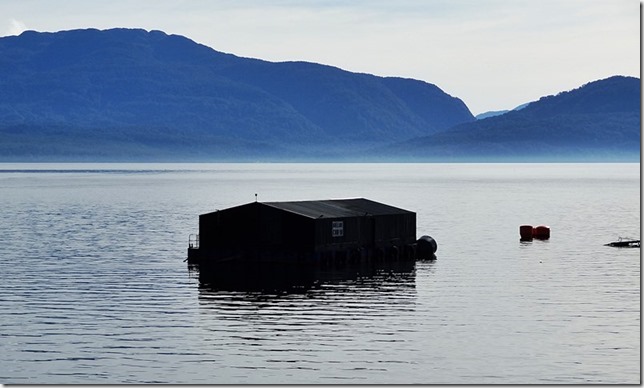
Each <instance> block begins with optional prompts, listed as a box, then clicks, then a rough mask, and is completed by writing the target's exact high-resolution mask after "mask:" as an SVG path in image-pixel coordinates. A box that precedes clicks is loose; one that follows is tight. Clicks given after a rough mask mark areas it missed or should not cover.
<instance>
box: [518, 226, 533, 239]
mask: <svg viewBox="0 0 644 388" xmlns="http://www.w3.org/2000/svg"><path fill="white" fill-rule="evenodd" d="M519 235H521V240H523V241H527V240H532V225H521V226H519Z"/></svg>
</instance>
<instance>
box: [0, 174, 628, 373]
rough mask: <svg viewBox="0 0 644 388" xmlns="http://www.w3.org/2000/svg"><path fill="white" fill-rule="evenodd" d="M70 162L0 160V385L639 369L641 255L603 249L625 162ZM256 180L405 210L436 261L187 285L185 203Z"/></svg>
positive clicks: (616, 227) (619, 218)
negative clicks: (251, 285)
mask: <svg viewBox="0 0 644 388" xmlns="http://www.w3.org/2000/svg"><path fill="white" fill-rule="evenodd" d="M71 166H73V167H70V166H69V165H65V166H62V167H61V166H60V165H53V166H36V167H33V166H31V165H30V166H28V167H27V169H28V170H24V166H4V167H5V168H3V170H4V171H3V172H0V198H2V199H3V202H4V204H3V205H4V206H3V212H2V215H3V220H2V221H0V242H1V244H0V270H1V271H2V273H3V281H2V284H1V285H0V295H1V296H0V301H1V302H0V314H2V317H3V328H2V331H1V333H0V346H1V350H2V352H1V355H0V382H2V383H28V384H35V383H54V384H70V383H81V384H90V383H102V384H112V383H127V384H138V383H174V384H179V383H191V384H203V383H207V384H215V383H220V384H221V383H352V384H353V383H369V384H374V383H434V384H449V383H451V384H454V383H457V384H467V383H509V384H522V383H529V384H531V383H542V384H548V383H632V384H637V383H639V378H640V366H639V365H640V331H639V330H640V287H639V284H640V278H639V274H640V256H639V255H640V253H639V250H638V249H615V248H608V247H604V246H603V245H602V244H603V243H605V242H608V241H611V240H613V239H615V238H616V237H618V236H619V235H628V234H634V235H639V221H640V219H639V211H640V209H639V171H638V170H639V166H638V165H614V166H613V165H593V166H592V169H588V168H585V166H583V165H582V166H580V165H564V166H551V167H548V166H533V165H528V166H503V165H499V166H496V165H489V166H488V165H485V166H482V165H463V166H459V165H438V166H436V165H410V166H396V165H205V166H190V167H189V169H188V170H186V167H185V166H174V165H172V166H167V165H160V166H147V165H146V166H143V167H141V166H138V165H134V166H120V165H118V166H112V165H100V166H86V165H78V166H77V165H71ZM43 168H45V169H47V170H50V171H47V172H43V171H41V169H43ZM517 169H523V170H524V171H525V175H524V176H523V177H517V174H516V170H517ZM71 170H73V171H71ZM375 178H378V179H375ZM257 191H259V192H260V200H261V199H262V197H264V200H267V201H268V200H291V199H315V198H338V197H349V196H364V197H368V198H372V199H374V200H378V201H382V202H386V203H391V204H394V205H396V206H400V207H403V208H409V209H412V210H415V211H417V212H418V219H419V233H418V234H419V235H420V234H425V233H427V234H430V235H432V236H433V237H434V238H436V240H437V241H438V244H439V250H438V252H437V255H438V260H436V261H435V262H417V263H415V264H413V265H411V267H402V268H401V267H388V268H375V269H370V270H369V271H367V272H366V273H365V270H364V268H363V269H358V270H355V271H348V272H347V271H345V272H333V271H331V272H329V273H325V274H323V275H324V276H318V277H317V278H316V279H317V280H314V281H313V282H312V283H310V284H307V285H306V286H301V285H300V286H299V287H296V288H295V289H287V290H284V289H278V290H271V291H263V292H262V291H258V290H252V289H244V290H239V289H235V288H234V287H233V288H230V287H222V286H221V284H220V285H212V284H211V285H206V284H200V282H199V277H198V274H197V273H195V272H194V271H190V270H189V269H188V267H187V265H186V263H184V262H183V259H185V254H186V251H185V250H186V245H187V235H188V234H189V233H194V232H196V228H197V215H198V214H200V213H205V212H208V211H212V210H213V209H215V208H224V207H228V206H233V205H237V204H240V203H243V202H250V201H251V200H253V199H254V198H253V194H254V192H257ZM244 198H246V199H244ZM539 222H543V223H549V224H550V226H551V227H552V235H553V237H552V238H551V240H550V241H545V242H544V241H534V242H530V243H519V241H518V225H520V224H522V223H535V224H536V223H539Z"/></svg>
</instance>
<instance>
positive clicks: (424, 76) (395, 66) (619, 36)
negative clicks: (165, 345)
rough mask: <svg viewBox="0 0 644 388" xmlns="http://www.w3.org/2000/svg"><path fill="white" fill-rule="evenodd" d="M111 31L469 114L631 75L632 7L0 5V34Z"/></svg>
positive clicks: (565, 1)
mask: <svg viewBox="0 0 644 388" xmlns="http://www.w3.org/2000/svg"><path fill="white" fill-rule="evenodd" d="M90 27H91V28H99V29H107V28H113V27H131V28H134V27H136V28H144V29H146V30H162V31H165V32H166V33H169V34H179V35H184V36H186V37H188V38H190V39H192V40H194V41H196V42H199V43H202V44H205V45H207V46H210V47H212V48H214V49H215V50H218V51H223V52H227V53H232V54H235V55H238V56H243V57H253V58H260V59H265V60H269V61H288V60H303V61H311V62H318V63H323V64H328V65H333V66H337V67H340V68H342V69H345V70H349V71H354V72H361V73H371V74H376V75H381V76H401V77H408V78H415V79H420V80H423V81H427V82H430V83H433V84H436V85H437V86H438V87H440V88H441V89H443V90H444V91H445V92H447V93H448V94H450V95H453V96H456V97H459V98H461V99H462V100H463V101H464V102H465V103H466V104H467V106H468V107H469V108H470V110H471V111H472V113H474V114H478V113H481V112H485V111H489V110H501V109H511V108H514V107H515V106H517V105H520V104H522V103H524V102H528V101H533V100H536V99H538V98H539V97H541V96H544V95H549V94H556V93H558V92H560V91H564V90H570V89H573V88H576V87H578V86H581V85H582V84H584V83H586V82H589V81H594V80H597V79H602V78H606V77H609V76H611V75H617V74H621V75H632V76H637V77H639V74H640V2H639V1H636V0H531V1H527V0H396V1H392V0H353V1H349V0H346V1H340V0H307V1H305V0H300V1H295V0H281V1H278V0H274V1H270V0H136V1H134V0H109V1H88V0H0V35H3V36H4V35H16V34H19V33H20V32H22V31H24V30H26V29H28V30H36V31H60V30H70V29H76V28H90Z"/></svg>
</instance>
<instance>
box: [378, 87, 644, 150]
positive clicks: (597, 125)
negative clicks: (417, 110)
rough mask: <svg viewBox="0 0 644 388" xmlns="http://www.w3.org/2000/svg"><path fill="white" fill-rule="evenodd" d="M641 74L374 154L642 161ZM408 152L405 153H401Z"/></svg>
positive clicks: (583, 89)
mask: <svg viewBox="0 0 644 388" xmlns="http://www.w3.org/2000/svg"><path fill="white" fill-rule="evenodd" d="M640 91H641V87H640V80H639V79H638V78H633V77H622V76H614V77H610V78H607V79H603V80H598V81H594V82H590V83H588V84H586V85H583V86H581V87H579V88H577V89H574V90H571V91H568V92H562V93H559V94H558V95H556V96H546V97H542V98H541V99H539V100H538V101H535V102H532V103H530V104H529V105H528V106H526V107H525V108H523V109H521V110H514V111H510V112H508V113H505V114H503V115H500V116H494V117H490V118H486V119H481V120H477V121H475V122H471V123H466V124H461V125H457V126H455V127H453V128H450V129H449V130H446V131H440V132H438V133H435V134H432V135H428V136H423V137H419V138H416V139H411V140H408V141H404V142H400V143H397V144H395V145H392V146H388V147H383V148H378V149H377V150H375V151H373V152H372V156H373V157H374V158H376V157H377V158H379V159H380V158H382V159H387V158H395V159H397V160H400V159H401V158H403V159H405V160H417V161H420V160H424V161H431V160H440V161H639V157H640V138H641V133H640V132H641V129H640V119H641V113H640V101H641V100H640ZM403 155H404V156H403Z"/></svg>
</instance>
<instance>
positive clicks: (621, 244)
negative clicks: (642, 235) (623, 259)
mask: <svg viewBox="0 0 644 388" xmlns="http://www.w3.org/2000/svg"><path fill="white" fill-rule="evenodd" d="M604 246H607V247H617V248H639V247H640V240H624V239H622V238H621V237H620V238H619V240H617V241H613V242H610V243H608V244H604Z"/></svg>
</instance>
